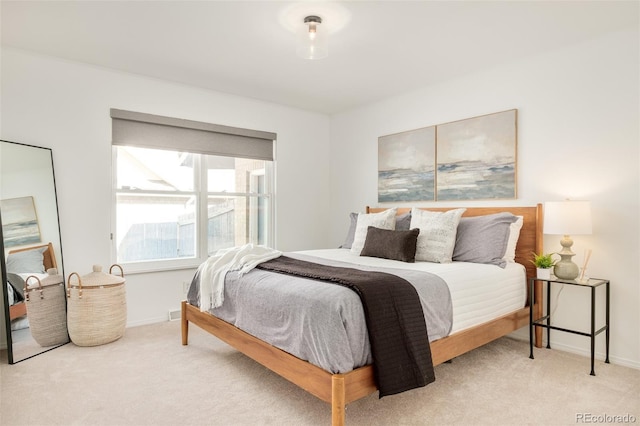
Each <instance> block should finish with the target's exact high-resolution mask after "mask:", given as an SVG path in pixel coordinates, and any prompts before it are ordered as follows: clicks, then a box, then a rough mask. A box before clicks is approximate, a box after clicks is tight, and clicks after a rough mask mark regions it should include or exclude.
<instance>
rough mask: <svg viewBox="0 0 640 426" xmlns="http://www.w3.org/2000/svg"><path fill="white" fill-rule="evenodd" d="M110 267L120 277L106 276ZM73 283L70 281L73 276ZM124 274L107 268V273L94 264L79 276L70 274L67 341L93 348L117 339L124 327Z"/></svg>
mask: <svg viewBox="0 0 640 426" xmlns="http://www.w3.org/2000/svg"><path fill="white" fill-rule="evenodd" d="M114 267H117V268H119V269H120V276H116V275H110V274H111V271H112V270H113V268H114ZM74 276H75V277H76V279H75V280H72V278H73V277H74ZM124 283H125V280H124V272H123V270H122V267H121V266H120V265H117V264H116V265H111V268H109V274H105V273H104V272H102V267H101V266H99V265H94V267H93V272H92V273H90V274H87V275H84V276H83V277H80V275H78V273H76V272H73V273H72V274H71V275H69V278H68V279H67V299H68V300H67V310H68V311H67V326H68V327H69V336H70V337H71V341H72V342H73V343H75V344H76V345H78V346H97V345H103V344H105V343H109V342H113V341H114V340H118V339H119V338H121V337H122V336H123V335H124V329H125V326H126V324H127V300H126V293H125V286H124Z"/></svg>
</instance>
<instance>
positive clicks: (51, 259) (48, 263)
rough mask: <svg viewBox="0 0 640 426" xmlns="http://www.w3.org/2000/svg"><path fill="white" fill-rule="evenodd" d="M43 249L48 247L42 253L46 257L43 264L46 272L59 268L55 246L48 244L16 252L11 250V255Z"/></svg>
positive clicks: (24, 248) (20, 249) (16, 250)
mask: <svg viewBox="0 0 640 426" xmlns="http://www.w3.org/2000/svg"><path fill="white" fill-rule="evenodd" d="M42 247H46V248H47V249H46V250H45V251H44V252H43V253H42V256H43V257H44V259H43V261H42V263H43V264H44V270H45V271H46V270H47V269H50V268H56V269H57V268H58V262H56V255H55V253H54V251H53V244H51V243H48V244H42V245H39V246H31V247H23V248H19V249H15V250H9V254H11V253H19V252H21V251H29V250H33V249H38V248H42Z"/></svg>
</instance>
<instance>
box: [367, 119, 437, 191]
mask: <svg viewBox="0 0 640 426" xmlns="http://www.w3.org/2000/svg"><path fill="white" fill-rule="evenodd" d="M435 138H436V132H435V126H431V127H425V128H422V129H417V130H412V131H409V132H403V133H397V134H393V135H388V136H381V137H379V138H378V202H380V203H386V202H398V201H433V200H435V164H436V161H435V160H436V159H435V147H436V139H435Z"/></svg>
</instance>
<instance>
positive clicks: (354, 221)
mask: <svg viewBox="0 0 640 426" xmlns="http://www.w3.org/2000/svg"><path fill="white" fill-rule="evenodd" d="M349 219H350V220H351V223H350V224H349V230H348V231H347V237H346V238H345V239H344V243H342V245H341V246H340V247H339V248H347V249H350V248H351V245H352V244H353V238H354V237H355V235H356V225H358V213H351V214H349Z"/></svg>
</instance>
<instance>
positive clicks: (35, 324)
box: [24, 268, 69, 347]
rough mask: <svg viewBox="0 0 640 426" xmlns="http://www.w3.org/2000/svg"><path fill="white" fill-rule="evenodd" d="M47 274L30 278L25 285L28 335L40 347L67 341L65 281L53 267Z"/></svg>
mask: <svg viewBox="0 0 640 426" xmlns="http://www.w3.org/2000/svg"><path fill="white" fill-rule="evenodd" d="M47 274H48V276H47V277H45V278H43V279H40V278H38V277H37V276H35V275H30V276H28V277H27V279H26V280H25V284H24V295H25V299H24V300H25V303H26V307H27V318H29V328H30V329H31V336H33V340H35V341H36V343H37V344H39V345H40V346H42V347H47V346H54V345H62V344H63V343H67V342H68V341H69V334H68V333H67V310H66V300H65V295H64V278H63V277H62V275H59V274H58V270H57V269H55V268H51V269H49V270H47Z"/></svg>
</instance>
